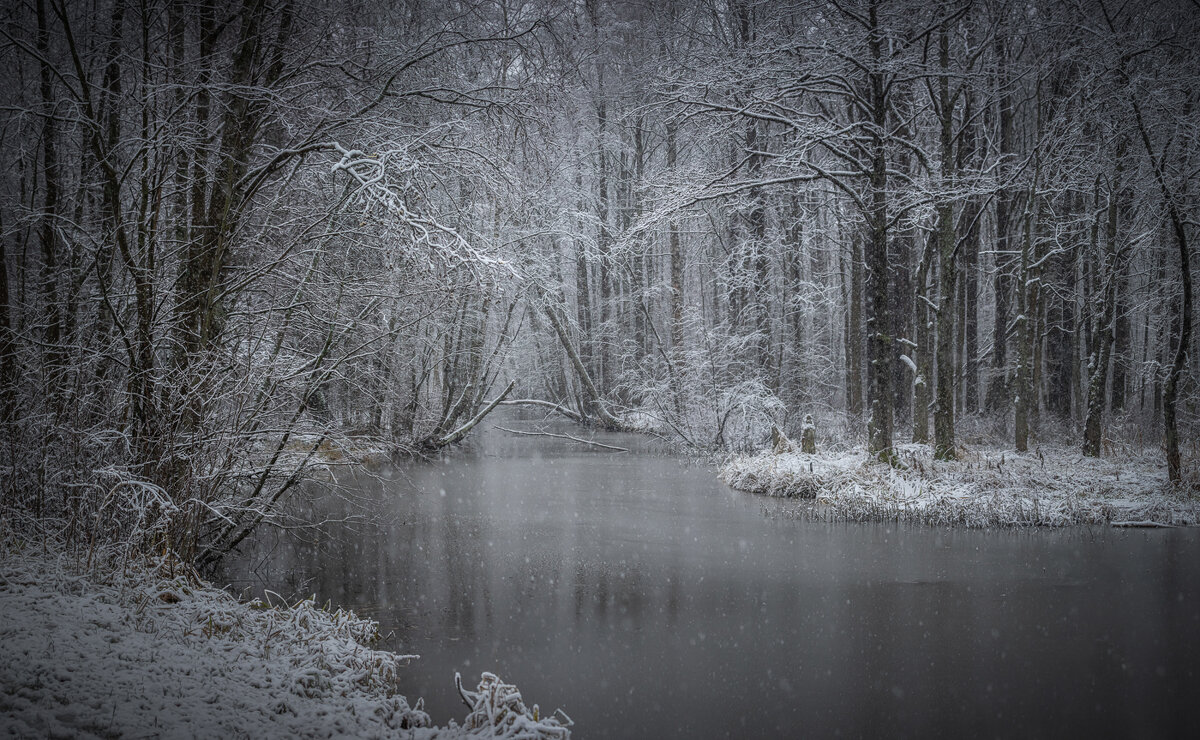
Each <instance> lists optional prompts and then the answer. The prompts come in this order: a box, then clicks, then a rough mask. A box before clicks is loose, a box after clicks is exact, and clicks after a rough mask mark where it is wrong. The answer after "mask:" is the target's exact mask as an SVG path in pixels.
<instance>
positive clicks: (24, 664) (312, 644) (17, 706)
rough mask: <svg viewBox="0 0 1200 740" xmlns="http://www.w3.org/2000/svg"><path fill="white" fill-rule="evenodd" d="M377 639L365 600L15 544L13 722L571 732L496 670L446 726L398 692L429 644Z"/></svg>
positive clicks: (7, 555)
mask: <svg viewBox="0 0 1200 740" xmlns="http://www.w3.org/2000/svg"><path fill="white" fill-rule="evenodd" d="M107 562H113V563H115V562H116V561H111V560H110V561H107ZM378 638H379V631H378V624H377V623H376V622H374V621H372V620H370V619H363V618H361V617H359V616H357V615H356V614H354V613H353V612H351V611H347V610H344V609H331V607H330V606H329V605H325V606H320V605H318V604H316V603H315V602H314V600H312V599H307V600H302V601H299V602H296V603H294V604H290V605H289V604H286V603H268V602H264V601H261V600H258V599H255V600H251V601H248V602H244V601H239V600H238V599H236V598H235V597H233V596H232V595H230V594H229V593H228V592H226V591H223V590H221V589H218V588H215V587H214V586H213V585H212V584H210V583H208V582H206V581H204V580H203V579H200V578H198V577H197V576H195V575H194V573H192V572H191V571H190V570H189V569H186V568H181V567H180V566H179V565H178V564H173V563H172V562H171V561H167V560H159V561H156V562H149V563H147V562H144V561H142V560H139V559H129V560H126V561H125V562H120V563H116V564H113V565H110V566H108V567H103V568H102V567H98V566H97V565H95V564H93V566H92V567H91V568H90V569H89V568H85V567H83V566H82V565H81V562H80V559H79V558H75V557H70V556H67V555H63V554H59V553H55V552H52V551H48V550H42V549H40V548H34V547H25V548H24V549H17V548H15V547H11V546H9V547H5V549H4V551H3V553H0V642H2V643H3V644H4V646H5V647H4V650H3V652H2V653H0V724H3V725H5V726H6V727H7V728H8V730H9V732H12V733H15V735H17V736H26V737H37V736H42V737H68V736H78V737H93V736H100V737H116V736H149V735H162V736H196V737H205V736H207V737H232V736H244V737H281V736H288V737H305V738H325V737H364V738H368V737H385V736H394V735H396V734H398V733H400V732H403V733H404V736H405V737H410V738H414V740H434V739H435V738H436V739H443V740H452V739H457V738H473V737H489V738H493V737H499V738H514V737H521V738H536V739H538V740H565V739H566V738H569V737H570V725H571V722H570V719H569V718H568V717H566V715H564V714H562V713H561V712H556V713H554V714H551V715H548V716H540V710H539V708H538V707H537V706H536V705H534V706H532V707H527V706H526V705H525V703H524V701H523V700H522V697H521V695H520V692H519V691H518V690H517V689H516V687H515V686H512V685H511V684H506V683H504V682H503V681H502V680H500V679H499V678H498V677H496V676H495V675H492V674H489V673H484V674H482V677H481V679H480V682H479V685H478V687H477V689H476V690H475V691H468V690H465V689H463V688H462V687H461V683H460V684H459V686H460V693H461V694H462V696H463V700H464V702H465V703H466V704H467V705H468V707H469V711H468V713H467V715H466V717H465V718H464V719H463V720H462V722H461V724H460V723H456V722H455V721H453V720H451V721H450V723H449V724H448V725H447V726H444V727H435V726H432V722H431V720H430V717H429V715H428V714H427V713H426V712H425V711H424V710H423V705H422V702H421V701H420V700H418V701H416V702H415V704H410V703H409V701H408V700H407V698H406V697H404V696H403V695H401V694H400V693H398V691H397V687H398V684H401V683H402V682H403V669H404V667H405V666H406V665H407V664H408V662H409V661H410V660H414V659H417V656H413V655H400V654H396V653H392V652H388V651H383V650H376V649H374V647H372V646H373V645H374V644H375V642H376V641H377V640H378ZM451 679H453V680H455V681H460V679H459V678H458V677H457V676H454V677H447V680H451Z"/></svg>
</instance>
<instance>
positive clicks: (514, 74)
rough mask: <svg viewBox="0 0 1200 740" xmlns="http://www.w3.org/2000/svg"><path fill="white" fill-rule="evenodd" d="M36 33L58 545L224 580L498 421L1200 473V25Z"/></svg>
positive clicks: (39, 187) (27, 135) (883, 6)
mask: <svg viewBox="0 0 1200 740" xmlns="http://www.w3.org/2000/svg"><path fill="white" fill-rule="evenodd" d="M3 24H4V26H3V27H4V44H3V54H4V58H5V69H6V72H5V77H6V84H5V85H4V93H3V95H4V98H5V100H4V126H3V131H2V136H3V146H2V147H0V157H2V158H3V163H4V167H3V177H4V188H3V190H2V192H0V197H2V199H3V200H2V202H0V219H2V226H0V230H2V233H0V249H2V250H3V253H2V255H0V257H2V259H0V271H2V272H0V365H2V367H0V375H2V376H3V384H2V386H0V387H2V389H3V397H2V398H0V409H2V413H3V420H4V424H3V432H2V433H3V435H4V437H5V446H4V448H5V451H6V452H5V456H4V457H5V460H4V461H3V470H4V475H3V481H2V485H3V494H4V500H5V502H6V503H5V509H6V514H9V515H10V516H9V517H8V518H9V521H10V522H11V524H10V525H9V526H10V527H12V528H14V529H15V530H17V531H22V532H35V531H37V532H41V531H49V530H53V531H54V532H55V533H56V534H57V535H59V536H61V537H63V538H65V539H66V540H72V541H73V540H76V539H83V540H88V539H91V538H94V537H95V536H97V535H98V534H103V535H106V536H107V535H110V534H117V535H118V536H119V537H125V538H129V537H138V536H153V537H160V536H165V537H167V538H168V541H169V543H170V546H171V547H172V548H174V549H175V550H176V551H177V552H179V553H180V554H181V555H183V556H184V557H186V558H188V559H193V558H200V559H202V560H203V559H206V558H212V557H215V556H217V555H219V554H220V553H221V552H223V551H225V550H226V549H227V548H229V547H230V546H231V545H233V544H235V543H236V542H238V541H239V540H240V539H241V538H242V537H244V536H245V535H246V534H247V533H248V532H249V531H250V529H251V528H253V526H254V525H255V524H256V523H258V522H259V521H260V520H261V519H262V518H263V517H264V516H268V515H269V514H270V512H271V510H272V507H273V506H274V505H275V504H276V503H277V502H278V501H280V500H281V498H282V497H286V495H287V492H288V490H289V489H290V488H291V487H293V486H294V484H295V483H296V482H297V481H298V480H300V479H301V478H302V477H303V476H304V471H305V468H306V466H307V465H308V464H310V463H311V462H312V461H313V460H314V459H316V458H319V457H321V456H322V455H323V454H324V453H326V452H327V451H329V450H337V451H343V452H346V454H351V455H352V454H353V452H352V451H353V450H356V449H370V450H383V451H392V450H399V451H409V450H416V449H422V448H424V449H429V448H436V447H439V446H444V445H447V444H453V443H455V442H457V441H459V440H461V439H462V438H463V437H464V435H465V433H466V432H467V431H469V426H470V422H471V420H473V419H474V418H475V417H476V416H477V415H478V414H479V413H480V412H482V411H484V410H486V409H487V408H488V407H489V405H490V404H491V403H492V402H493V401H495V400H496V399H498V398H503V399H504V400H505V402H513V401H520V400H529V401H537V402H538V403H540V404H544V405H545V406H546V407H547V408H551V409H555V410H557V411H559V412H561V413H562V414H565V415H567V416H570V417H572V418H576V419H580V420H583V421H585V422H589V423H594V424H598V425H601V426H604V427H609V428H625V429H638V430H649V431H653V432H656V433H658V434H662V435H665V436H669V437H672V438H674V439H676V440H678V441H680V442H681V443H683V444H686V445H690V446H692V447H694V448H697V449H701V450H711V449H717V450H734V451H741V450H749V449H752V448H756V447H759V446H761V445H763V444H765V443H766V440H767V436H768V432H769V431H770V429H771V427H772V426H773V425H775V426H778V427H779V428H780V429H782V430H784V431H785V432H792V433H798V430H799V427H800V420H801V418H802V416H803V415H805V414H811V415H813V417H814V418H815V419H816V420H817V428H818V429H819V430H821V431H822V433H827V434H835V433H836V434H838V435H842V436H844V437H845V438H848V439H850V440H859V441H860V443H861V444H865V445H867V446H869V449H870V452H871V453H873V454H875V455H878V456H880V457H882V458H889V457H890V456H892V454H893V453H892V448H893V445H895V444H898V443H903V442H910V441H912V442H929V443H931V444H932V445H933V448H934V450H935V453H936V456H937V457H939V458H943V459H949V458H952V457H954V456H955V455H956V450H958V449H959V448H960V445H961V444H962V443H963V442H964V441H980V440H982V439H988V440H993V441H995V442H997V443H1000V444H1004V445H1009V446H1012V447H1015V448H1016V450H1018V451H1023V450H1026V449H1029V448H1030V447H1031V446H1037V445H1038V444H1040V443H1044V442H1048V441H1049V442H1054V443H1058V444H1061V445H1064V446H1068V447H1072V448H1081V449H1083V450H1084V451H1085V452H1086V454H1088V455H1093V456H1095V455H1101V454H1107V453H1112V452H1114V451H1115V450H1119V449H1129V448H1135V449H1137V450H1139V451H1140V450H1142V449H1144V448H1147V447H1155V448H1157V447H1160V444H1161V449H1162V454H1163V460H1162V462H1163V465H1164V466H1166V467H1167V468H1168V470H1169V472H1170V476H1171V479H1172V480H1179V479H1180V478H1181V476H1184V475H1186V474H1187V471H1186V470H1185V469H1184V466H1182V464H1181V458H1183V457H1186V456H1188V455H1192V456H1194V455H1195V453H1196V449H1195V440H1196V438H1197V437H1196V435H1195V433H1194V432H1195V430H1196V428H1197V415H1198V411H1197V407H1196V403H1197V399H1198V389H1197V383H1196V382H1195V378H1196V377H1197V373H1196V369H1197V361H1196V359H1195V358H1196V357H1197V353H1195V352H1194V351H1193V352H1189V348H1190V345H1192V344H1193V342H1192V339H1193V336H1192V335H1193V334H1194V331H1195V330H1194V322H1193V320H1192V303H1193V298H1192V289H1191V283H1192V279H1191V277H1192V275H1191V270H1192V269H1194V268H1193V267H1192V265H1191V264H1190V255H1189V242H1190V241H1194V240H1195V230H1196V224H1197V219H1198V218H1200V216H1198V213H1197V200H1196V199H1195V198H1194V197H1193V195H1191V194H1194V193H1195V192H1196V189H1197V187H1198V186H1197V183H1196V179H1197V173H1198V172H1200V170H1198V169H1197V161H1198V160H1197V157H1198V156H1200V147H1198V141H1200V139H1198V136H1200V115H1197V113H1196V103H1197V99H1198V97H1200V87H1198V86H1197V83H1196V80H1197V79H1200V76H1198V75H1200V54H1198V50H1197V47H1196V42H1195V39H1196V38H1197V37H1200V28H1198V25H1200V14H1197V12H1196V8H1195V7H1194V5H1192V4H1190V3H1188V2H1180V3H1172V2H1159V3H1152V4H1142V3H1137V4H1130V3H1125V4H1119V3H1115V2H1109V1H1108V0H1105V2H1099V1H1097V2H1080V3H1070V2H1045V3H1034V4H1028V3H1012V2H999V1H998V2H974V3H968V2H946V3H924V2H921V3H910V2H901V1H893V2H866V3H849V4H847V3H840V2H808V1H806V0H805V1H801V2H768V1H759V0H749V1H746V2H742V1H740V0H738V1H735V0H729V1H728V2H726V1H725V0H721V1H713V2H646V3H605V2H600V1H599V0H597V1H596V2H590V1H589V2H579V3H569V4H561V3H558V2H547V3H540V2H514V3H508V2H504V1H498V2H464V3H444V2H432V1H431V2H423V1H421V0H413V1H412V2H398V3H376V2H341V3H334V4H325V3H308V2H304V1H303V0H301V1H299V2H298V1H297V0H278V1H275V0H246V2H242V3H238V2H228V3H226V2H211V3H205V2H198V3H191V2H174V1H173V0H172V1H165V0H164V1H163V2H139V3H129V2H126V1H125V0H113V1H112V2H87V3H63V2H61V1H59V0H36V1H31V2H25V3H15V4H11V5H10V7H9V8H8V9H7V10H6V11H5V16H4V18H3ZM510 383H513V384H514V385H513V387H512V388H509V387H508V386H509V384H510ZM1192 479H1193V480H1194V474H1193V478H1192ZM98 515H99V516H101V517H102V518H97V516H98ZM101 521H102V522H103V527H102V529H103V530H104V531H103V532H97V531H95V530H96V529H97V527H98V526H99V525H98V522H101ZM162 528H165V529H162Z"/></svg>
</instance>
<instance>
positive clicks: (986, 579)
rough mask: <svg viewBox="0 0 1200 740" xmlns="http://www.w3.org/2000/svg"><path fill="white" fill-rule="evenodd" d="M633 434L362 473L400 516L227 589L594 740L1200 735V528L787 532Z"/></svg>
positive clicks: (430, 693) (283, 547)
mask: <svg viewBox="0 0 1200 740" xmlns="http://www.w3.org/2000/svg"><path fill="white" fill-rule="evenodd" d="M516 423H517V422H508V421H506V422H505V425H506V426H513V425H514V424H516ZM615 439H616V440H617V441H616V443H617V444H620V445H623V446H630V445H631V444H634V445H643V448H642V449H641V450H640V451H638V452H636V453H634V454H628V455H619V456H618V455H611V454H607V453H602V452H596V451H593V450H590V449H588V448H583V447H580V446H578V445H575V444H573V443H569V442H564V441H560V440H547V439H530V438H516V437H511V436H509V435H506V434H504V433H502V432H495V431H493V432H491V433H489V434H488V435H485V437H484V438H483V439H482V440H481V441H480V443H478V449H477V451H475V452H473V453H469V454H468V453H455V454H454V455H452V456H451V457H450V458H449V459H448V460H445V461H441V462H435V463H417V464H412V465H408V466H405V467H404V468H403V469H402V470H396V471H391V472H390V473H388V475H390V476H391V477H390V479H372V478H369V477H365V476H359V477H358V479H357V480H354V481H351V484H352V487H353V488H354V490H355V491H356V495H357V496H358V497H359V498H361V499H363V500H365V501H368V502H371V505H372V508H373V509H374V510H375V511H376V512H378V513H381V514H382V515H383V520H382V521H380V522H377V523H373V524H365V525H350V524H331V525H327V526H325V527H323V528H321V529H319V530H317V531H315V532H312V533H310V535H309V536H304V537H301V536H299V535H297V534H296V533H275V532H271V533H263V535H262V536H260V537H259V538H258V539H257V540H256V541H255V542H254V543H252V545H250V547H249V548H248V549H247V551H246V552H245V553H243V554H242V555H241V556H240V557H238V558H237V559H234V560H231V561H230V562H229V563H228V564H227V566H226V571H225V573H224V577H225V578H226V579H227V580H228V581H230V582H232V583H233V584H235V585H238V586H247V587H250V588H251V589H257V590H261V589H265V588H269V589H272V590H275V591H278V592H282V593H288V594H304V595H307V594H309V593H314V592H315V593H316V594H318V596H319V597H320V598H322V599H330V600H332V601H333V602H335V603H340V604H346V605H349V606H352V607H354V608H355V609H357V610H358V611H360V612H362V613H365V614H369V615H370V616H372V617H374V618H376V619H378V620H379V621H380V623H381V625H382V626H383V628H384V630H385V631H389V630H390V631H391V632H392V633H393V634H392V636H391V637H390V638H389V646H390V647H393V648H395V649H398V650H403V651H406V652H416V653H419V654H421V655H422V656H423V657H422V659H421V660H420V661H417V662H416V663H414V664H413V666H412V667H411V668H410V669H408V672H407V674H406V685H405V686H404V687H403V690H404V691H405V693H407V694H408V695H409V696H410V697H412V696H424V697H425V698H426V702H427V706H428V708H429V710H430V711H431V713H432V714H433V716H434V718H435V719H436V720H439V721H442V722H444V721H445V720H446V719H448V718H450V717H455V716H461V708H460V706H459V705H458V702H459V700H458V698H457V696H456V695H455V693H454V690H453V686H452V683H451V678H452V676H453V673H454V671H456V670H458V671H462V672H463V673H464V675H465V676H467V677H468V678H469V679H471V680H473V679H474V678H475V677H477V676H478V673H479V671H481V670H494V671H496V672H498V673H500V675H502V676H504V677H505V678H506V679H509V680H512V681H514V682H515V683H517V684H518V685H519V686H520V687H521V688H522V690H523V693H524V694H525V697H526V698H527V699H528V700H530V701H536V702H538V703H540V704H541V705H542V707H543V708H553V707H556V706H561V707H562V708H563V709H565V710H566V711H567V712H568V713H570V714H571V716H572V717H574V718H575V720H576V721H577V722H578V724H579V730H580V732H579V733H578V734H579V735H580V736H581V737H587V738H595V737H661V738H667V737H722V736H727V737H747V736H761V735H767V734H773V733H783V734H786V735H795V734H799V733H803V734H806V735H813V736H834V735H842V736H862V735H868V736H875V735H881V734H882V735H889V736H892V735H921V734H926V733H933V734H948V735H956V736H958V735H980V734H987V735H1018V734H1033V735H1066V734H1069V735H1076V734H1082V733H1085V732H1094V733H1097V734H1100V735H1105V736H1108V735H1112V734H1117V735H1162V734H1193V735H1194V734H1196V732H1197V731H1200V720H1198V719H1197V716H1196V715H1195V714H1189V711H1190V703H1189V700H1190V699H1191V698H1192V697H1193V696H1196V695H1200V678H1198V677H1197V666H1200V646H1198V640H1197V638H1196V635H1197V634H1200V578H1198V576H1200V533H1197V532H1196V531H1191V530H1172V531H1135V532H1117V531H1108V530H1070V531H1065V532H967V531H958V530H937V529H928V528H896V527H894V526H886V525H869V526H859V525H826V524H820V523H812V522H795V521H786V520H776V519H770V518H766V517H764V516H763V514H762V511H761V508H762V505H763V502H762V500H761V499H756V498H754V497H751V496H746V495H743V494H738V493H735V492H732V491H730V490H729V489H727V488H726V487H724V486H722V485H720V484H719V483H717V482H716V481H715V480H714V478H713V476H712V473H711V472H710V471H709V470H707V469H705V468H703V467H695V466H688V465H686V464H684V463H682V462H681V461H679V460H677V459H675V458H671V457H667V456H663V455H658V454H655V453H653V452H652V451H647V450H645V449H644V443H642V442H641V441H639V440H637V439H636V438H631V437H627V436H621V437H615ZM343 482H345V481H343ZM314 495H315V498H314V499H313V500H312V501H311V503H310V504H309V506H311V513H313V514H317V515H321V516H330V517H333V518H338V517H342V516H345V515H346V514H347V513H349V512H350V511H351V509H352V507H349V506H348V505H347V504H346V502H345V501H343V500H342V499H340V498H338V497H336V496H332V495H320V494H319V493H314Z"/></svg>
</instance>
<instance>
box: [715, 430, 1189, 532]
mask: <svg viewBox="0 0 1200 740" xmlns="http://www.w3.org/2000/svg"><path fill="white" fill-rule="evenodd" d="M896 451H897V454H898V458H899V464H898V465H897V466H895V467H893V466H890V465H886V464H883V463H879V462H875V461H873V460H872V459H871V458H870V457H869V456H868V455H867V453H866V452H865V451H854V452H843V453H820V452H818V453H817V454H804V453H800V452H794V451H789V452H781V453H778V454H776V453H774V452H772V451H766V452H762V453H759V454H757V455H748V456H742V457H737V458H734V459H733V460H731V461H729V462H728V463H726V464H725V465H724V466H723V468H722V469H721V478H722V479H723V480H724V481H725V482H727V483H729V485H731V486H733V487H734V488H737V489H740V490H743V491H750V492H752V493H759V494H765V495H769V496H785V497H798V498H801V499H805V501H804V502H803V503H802V504H801V505H800V506H798V507H797V508H796V509H795V510H792V511H790V513H791V514H793V515H795V516H800V517H809V518H816V519H823V520H828V521H870V520H887V521H906V522H914V523H924V524H937V525H956V526H967V527H1004V526H1048V527H1060V526H1069V525H1075V524H1111V525H1113V526H1188V525H1192V526H1194V525H1200V482H1198V481H1196V480H1192V481H1185V483H1184V484H1183V485H1180V486H1171V485H1170V484H1169V483H1168V481H1167V473H1166V468H1165V463H1164V461H1163V459H1162V454H1161V453H1158V454H1152V453H1150V452H1147V453H1146V454H1141V455H1138V454H1121V455H1116V456H1109V457H1101V458H1092V457H1084V456H1083V455H1082V454H1081V453H1080V452H1079V451H1078V450H1073V449H1069V448H1063V447H1047V446H1043V447H1039V448H1037V449H1035V450H1032V451H1029V452H1025V453H1018V452H1015V451H1013V450H1011V449H1010V450H1004V449H998V448H981V449H974V450H969V451H963V452H961V453H960V458H959V459H958V460H955V461H950V462H941V461H934V459H933V454H932V450H931V449H930V448H929V446H928V445H900V446H898V447H897V448H896ZM1188 469H1194V466H1192V467H1190V468H1188Z"/></svg>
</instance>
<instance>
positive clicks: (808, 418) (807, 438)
mask: <svg viewBox="0 0 1200 740" xmlns="http://www.w3.org/2000/svg"><path fill="white" fill-rule="evenodd" d="M800 451H801V452H804V453H807V454H809V455H815V454H817V427H816V425H815V424H813V418H812V414H805V415H804V426H802V427H801V428H800Z"/></svg>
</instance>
